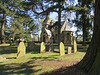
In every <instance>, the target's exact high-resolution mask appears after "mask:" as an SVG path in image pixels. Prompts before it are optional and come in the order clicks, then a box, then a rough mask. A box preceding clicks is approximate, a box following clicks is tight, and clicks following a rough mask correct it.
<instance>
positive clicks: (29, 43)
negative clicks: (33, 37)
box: [28, 41, 35, 50]
mask: <svg viewBox="0 0 100 75" xmlns="http://www.w3.org/2000/svg"><path fill="white" fill-rule="evenodd" d="M28 48H29V49H30V50H33V49H34V48H35V43H34V42H33V41H32V42H28Z"/></svg>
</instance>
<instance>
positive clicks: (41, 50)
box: [40, 42, 45, 53]
mask: <svg viewBox="0 0 100 75" xmlns="http://www.w3.org/2000/svg"><path fill="white" fill-rule="evenodd" d="M43 52H45V44H44V42H42V43H41V49H40V53H43Z"/></svg>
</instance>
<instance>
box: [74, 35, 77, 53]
mask: <svg viewBox="0 0 100 75" xmlns="http://www.w3.org/2000/svg"><path fill="white" fill-rule="evenodd" d="M76 52H77V43H76V38H75V37H74V53H76Z"/></svg>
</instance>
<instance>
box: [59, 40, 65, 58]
mask: <svg viewBox="0 0 100 75" xmlns="http://www.w3.org/2000/svg"><path fill="white" fill-rule="evenodd" d="M62 55H65V47H64V44H63V43H62V42H61V43H60V56H62Z"/></svg>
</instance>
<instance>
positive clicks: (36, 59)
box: [0, 45, 86, 75]
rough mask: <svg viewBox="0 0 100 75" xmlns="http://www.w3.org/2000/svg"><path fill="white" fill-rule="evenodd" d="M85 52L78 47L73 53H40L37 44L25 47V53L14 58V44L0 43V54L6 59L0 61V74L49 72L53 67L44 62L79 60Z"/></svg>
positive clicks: (29, 74)
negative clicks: (34, 46) (62, 54)
mask: <svg viewBox="0 0 100 75" xmlns="http://www.w3.org/2000/svg"><path fill="white" fill-rule="evenodd" d="M85 52H86V50H83V49H80V50H78V52H77V53H75V54H73V53H72V54H69V55H68V54H66V55H65V56H59V53H51V52H46V53H41V54H40V53H39V45H38V46H36V48H35V49H33V50H29V49H28V48H27V54H26V55H25V56H23V57H21V58H19V59H16V56H17V47H16V46H4V45H3V46H1V45H0V56H3V57H6V58H7V61H5V62H0V75H40V74H43V73H44V72H48V73H49V72H50V71H51V70H54V69H52V67H51V66H50V65H47V66H45V65H46V63H47V64H48V63H49V62H50V61H58V60H60V61H61V60H69V61H70V60H81V59H82V58H83V56H84V55H85ZM50 64H52V63H50Z"/></svg>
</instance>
